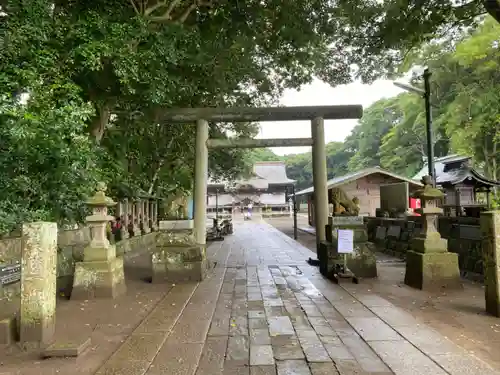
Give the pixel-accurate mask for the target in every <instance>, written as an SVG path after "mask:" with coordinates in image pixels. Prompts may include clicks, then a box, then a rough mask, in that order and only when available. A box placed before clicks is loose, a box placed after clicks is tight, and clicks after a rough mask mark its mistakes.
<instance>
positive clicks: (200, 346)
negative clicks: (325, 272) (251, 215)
mask: <svg viewBox="0 0 500 375" xmlns="http://www.w3.org/2000/svg"><path fill="white" fill-rule="evenodd" d="M208 254H209V257H210V258H211V259H212V260H214V261H215V262H217V263H216V267H215V268H214V271H213V272H212V273H211V275H210V277H209V278H207V279H206V280H205V281H203V282H202V283H199V284H182V285H173V286H172V285H169V286H167V287H165V286H161V285H151V284H146V283H143V284H139V282H138V281H137V282H135V284H134V283H130V288H129V289H130V290H129V293H128V295H127V296H124V297H122V298H121V299H118V300H114V301H111V300H110V301H96V302H95V303H91V302H92V301H89V302H86V304H85V306H83V305H82V307H81V309H80V308H77V309H76V311H77V313H78V312H79V313H80V315H77V314H76V315H73V317H74V318H73V320H72V321H73V325H77V324H75V322H77V321H79V320H82V321H85V318H86V315H82V314H89V310H91V309H92V308H93V307H94V308H97V307H98V306H104V305H106V304H107V305H109V306H108V308H107V309H108V310H106V309H105V308H104V309H103V308H101V310H100V312H99V314H101V316H99V314H97V317H99V320H98V321H97V322H98V323H99V324H97V325H95V322H94V321H93V320H95V319H94V318H92V319H93V320H92V319H90V318H88V319H89V320H88V323H86V324H85V326H89V327H95V328H94V329H93V332H92V336H91V338H92V347H91V349H89V350H88V351H87V352H86V353H84V354H83V355H81V356H80V357H78V358H77V359H49V360H44V361H40V360H34V359H32V361H31V362H26V360H25V358H24V357H22V356H20V357H19V358H18V359H16V358H17V357H16V358H15V359H16V360H14V361H13V360H12V358H11V357H12V356H8V355H7V356H1V355H0V375H14V374H15V375H18V374H19V375H20V374H22V375H28V374H39V375H42V374H43V375H55V374H74V375H91V374H92V375H94V374H97V375H217V374H223V375H233V374H234V375H339V374H340V375H389V374H396V375H421V374H425V375H468V374H474V375H494V374H497V373H496V372H494V371H493V370H492V369H491V368H490V367H489V366H488V365H486V364H485V363H483V362H481V361H479V360H478V359H476V358H475V357H473V356H472V355H470V354H469V353H468V352H466V351H465V350H464V349H461V348H459V347H457V346H456V345H454V344H453V343H452V342H451V341H448V340H447V339H446V338H444V337H443V336H441V335H440V334H439V333H437V332H436V331H433V330H432V329H430V328H429V327H427V326H426V325H425V324H422V323H420V322H418V321H417V320H415V318H413V317H412V316H411V315H410V314H408V313H406V312H405V311H403V310H402V309H400V308H398V307H396V306H394V305H393V304H391V303H390V302H388V301H387V300H385V299H383V298H381V297H380V296H377V295H375V294H371V293H367V292H366V288H363V287H362V284H360V285H354V284H350V283H345V284H342V285H341V286H339V285H335V284H332V283H331V282H330V281H328V280H325V279H324V278H323V277H322V276H321V275H320V274H319V272H318V270H317V268H315V267H311V266H309V265H308V264H307V263H306V262H305V261H306V259H307V258H309V257H310V256H311V257H315V254H314V253H312V252H311V251H310V250H308V249H307V248H305V247H303V246H301V245H300V244H298V243H296V242H295V241H293V240H292V239H290V238H289V237H287V236H286V235H284V234H282V233H281V232H279V231H278V230H276V229H274V228H273V227H271V226H270V225H268V224H266V223H264V222H261V221H258V220H253V221H251V222H244V223H243V222H241V223H236V224H235V234H234V235H232V236H228V237H226V239H225V241H223V242H215V243H214V244H212V245H211V246H210V248H209V249H208ZM141 267H142V266H141ZM136 284H137V285H136ZM141 285H143V286H144V287H142V289H141ZM132 291H134V293H132ZM130 299H132V300H134V301H135V300H138V302H137V303H136V304H134V305H133V306H132V307H129V308H126V306H129V305H130V301H129V300H130ZM94 305H95V306H94ZM62 308H67V309H73V310H74V305H73V302H72V301H68V302H67V304H64V305H63V307H62ZM73 310H71V311H73ZM80 310H81V311H80ZM103 310H105V311H103ZM60 313H61V314H62V316H64V311H61V310H60V308H59V307H58V314H60ZM66 315H67V314H66ZM90 315H92V314H90ZM110 321H113V322H115V323H116V326H111V325H110V324H104V323H106V322H110ZM117 322H118V323H117ZM65 324H66V323H65ZM67 325H68V327H69V326H70V325H71V324H70V321H69V320H68V322H67ZM123 326H126V327H127V329H126V330H123V329H121V328H123ZM64 327H66V325H65V326H64ZM64 327H63V328H64ZM128 327H130V329H128ZM115 331H116V332H115ZM118 331H120V335H117V334H116V333H117V332H118ZM59 332H60V333H62V334H64V333H65V331H64V329H63V330H59ZM70 336H71V337H73V336H74V335H73V334H71V335H70ZM111 348H113V349H111ZM110 349H111V350H110ZM99 359H100V360H99ZM98 360H99V361H98ZM3 361H6V362H4V363H2V362H3ZM97 361H98V362H97ZM98 363H100V364H98Z"/></svg>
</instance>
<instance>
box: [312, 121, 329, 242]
mask: <svg viewBox="0 0 500 375" xmlns="http://www.w3.org/2000/svg"><path fill="white" fill-rule="evenodd" d="M311 135H312V140H313V146H312V157H313V187H314V197H315V199H314V215H315V217H314V222H315V228H316V249H317V250H319V246H320V244H321V242H322V241H325V239H326V237H325V225H326V224H327V222H328V186H327V175H326V153H325V125H324V121H323V119H322V118H320V117H318V118H315V119H314V120H312V121H311Z"/></svg>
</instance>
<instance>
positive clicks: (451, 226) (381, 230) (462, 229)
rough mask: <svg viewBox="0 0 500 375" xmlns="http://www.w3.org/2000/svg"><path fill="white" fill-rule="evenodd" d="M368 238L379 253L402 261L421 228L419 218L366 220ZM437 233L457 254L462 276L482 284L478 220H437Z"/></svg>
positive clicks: (377, 218)
mask: <svg viewBox="0 0 500 375" xmlns="http://www.w3.org/2000/svg"><path fill="white" fill-rule="evenodd" d="M365 224H366V226H367V229H368V238H369V239H370V241H372V242H373V243H375V244H376V245H377V247H378V249H379V250H381V251H383V252H387V253H389V254H391V255H395V256H399V257H401V258H405V256H406V251H407V250H408V248H409V243H410V239H411V238H412V237H413V236H414V235H415V234H417V233H419V231H420V230H421V228H422V217H420V216H412V217H408V218H402V219H393V218H381V217H365ZM438 229H439V232H440V234H441V236H442V237H443V238H446V239H447V240H448V251H450V252H454V253H457V254H458V256H459V266H460V271H461V273H462V276H465V277H468V278H471V279H474V280H482V275H483V260H482V254H481V229H480V225H479V218H472V217H440V218H439V224H438Z"/></svg>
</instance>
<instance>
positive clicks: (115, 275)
mask: <svg viewBox="0 0 500 375" xmlns="http://www.w3.org/2000/svg"><path fill="white" fill-rule="evenodd" d="M105 192H106V185H105V184H104V183H102V182H101V183H99V184H98V185H97V189H96V193H95V194H94V196H93V197H91V198H89V199H88V200H87V201H86V204H87V205H88V206H89V207H90V208H91V209H92V215H90V216H87V217H86V221H87V223H88V225H89V227H90V237H91V241H90V244H89V245H88V246H87V247H86V248H85V249H84V252H83V261H82V262H78V263H76V265H75V278H74V281H73V291H72V293H71V298H72V299H91V298H115V297H117V296H119V295H121V294H123V293H124V292H125V291H126V286H125V277H124V271H123V258H121V257H118V258H117V257H116V247H115V245H113V244H111V243H110V242H109V240H108V238H107V236H106V228H107V225H108V223H109V222H110V221H111V220H112V219H113V217H112V216H109V215H108V207H111V206H114V205H116V203H115V202H113V200H112V199H111V198H109V197H107V196H106V194H105Z"/></svg>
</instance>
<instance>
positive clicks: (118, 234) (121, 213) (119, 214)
mask: <svg viewBox="0 0 500 375" xmlns="http://www.w3.org/2000/svg"><path fill="white" fill-rule="evenodd" d="M125 216H126V214H125V210H124V205H123V202H118V203H117V205H116V214H115V217H116V218H119V219H120V224H121V227H120V229H119V230H118V231H115V233H113V235H114V238H115V242H118V241H121V240H122V239H123V238H124V237H125V234H126V233H127V231H126V230H125V228H124V227H123V221H124V220H123V219H124V217H125Z"/></svg>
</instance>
